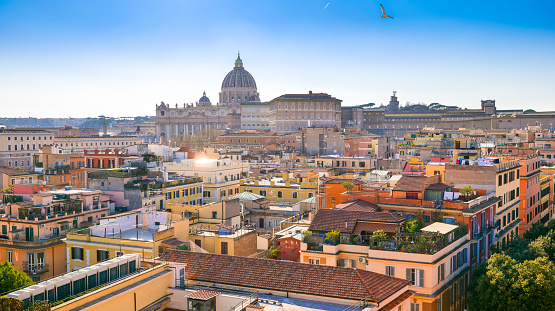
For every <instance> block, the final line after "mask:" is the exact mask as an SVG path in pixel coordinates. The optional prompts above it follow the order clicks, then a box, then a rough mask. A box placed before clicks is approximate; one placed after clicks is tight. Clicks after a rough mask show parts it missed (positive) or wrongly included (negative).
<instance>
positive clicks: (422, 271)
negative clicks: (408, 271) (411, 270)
mask: <svg viewBox="0 0 555 311" xmlns="http://www.w3.org/2000/svg"><path fill="white" fill-rule="evenodd" d="M418 272H419V273H418V274H419V275H418V279H419V280H418V282H419V284H418V286H420V287H424V270H418Z"/></svg>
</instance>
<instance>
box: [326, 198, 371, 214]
mask: <svg viewBox="0 0 555 311" xmlns="http://www.w3.org/2000/svg"><path fill="white" fill-rule="evenodd" d="M335 208H336V209H342V210H344V211H361V212H375V211H377V210H379V209H380V208H379V207H378V206H377V205H376V204H372V203H370V202H366V201H364V200H355V201H352V202H347V203H342V204H339V205H337V206H336V207H335Z"/></svg>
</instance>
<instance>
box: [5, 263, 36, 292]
mask: <svg viewBox="0 0 555 311" xmlns="http://www.w3.org/2000/svg"><path fill="white" fill-rule="evenodd" d="M29 285H33V281H32V280H31V279H30V278H29V277H28V276H27V274H25V273H23V272H21V271H19V270H17V268H16V267H14V266H12V265H11V264H10V263H9V262H7V261H5V262H2V263H0V294H2V293H8V292H11V291H13V290H15V289H18V288H21V287H25V286H29Z"/></svg>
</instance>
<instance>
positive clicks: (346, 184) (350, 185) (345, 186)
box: [341, 181, 355, 191]
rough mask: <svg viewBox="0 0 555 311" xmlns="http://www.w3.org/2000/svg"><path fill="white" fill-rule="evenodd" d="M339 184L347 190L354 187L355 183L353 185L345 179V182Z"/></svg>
mask: <svg viewBox="0 0 555 311" xmlns="http://www.w3.org/2000/svg"><path fill="white" fill-rule="evenodd" d="M341 186H343V188H345V190H347V191H351V190H353V188H354V187H355V185H353V183H352V182H350V181H346V182H344V183H342V184H341Z"/></svg>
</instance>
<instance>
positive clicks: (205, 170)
mask: <svg viewBox="0 0 555 311" xmlns="http://www.w3.org/2000/svg"><path fill="white" fill-rule="evenodd" d="M164 165H165V167H166V169H167V170H168V172H170V173H172V174H175V175H176V176H196V177H201V178H202V179H203V181H204V188H203V193H202V196H203V200H204V202H206V203H211V202H219V201H223V200H225V199H227V198H229V197H231V196H233V195H235V194H238V193H239V180H241V179H242V178H244V177H245V176H248V172H249V167H250V166H249V164H248V163H242V162H241V161H238V160H232V159H210V158H200V159H186V160H181V162H179V163H173V162H172V163H165V164H164Z"/></svg>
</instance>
